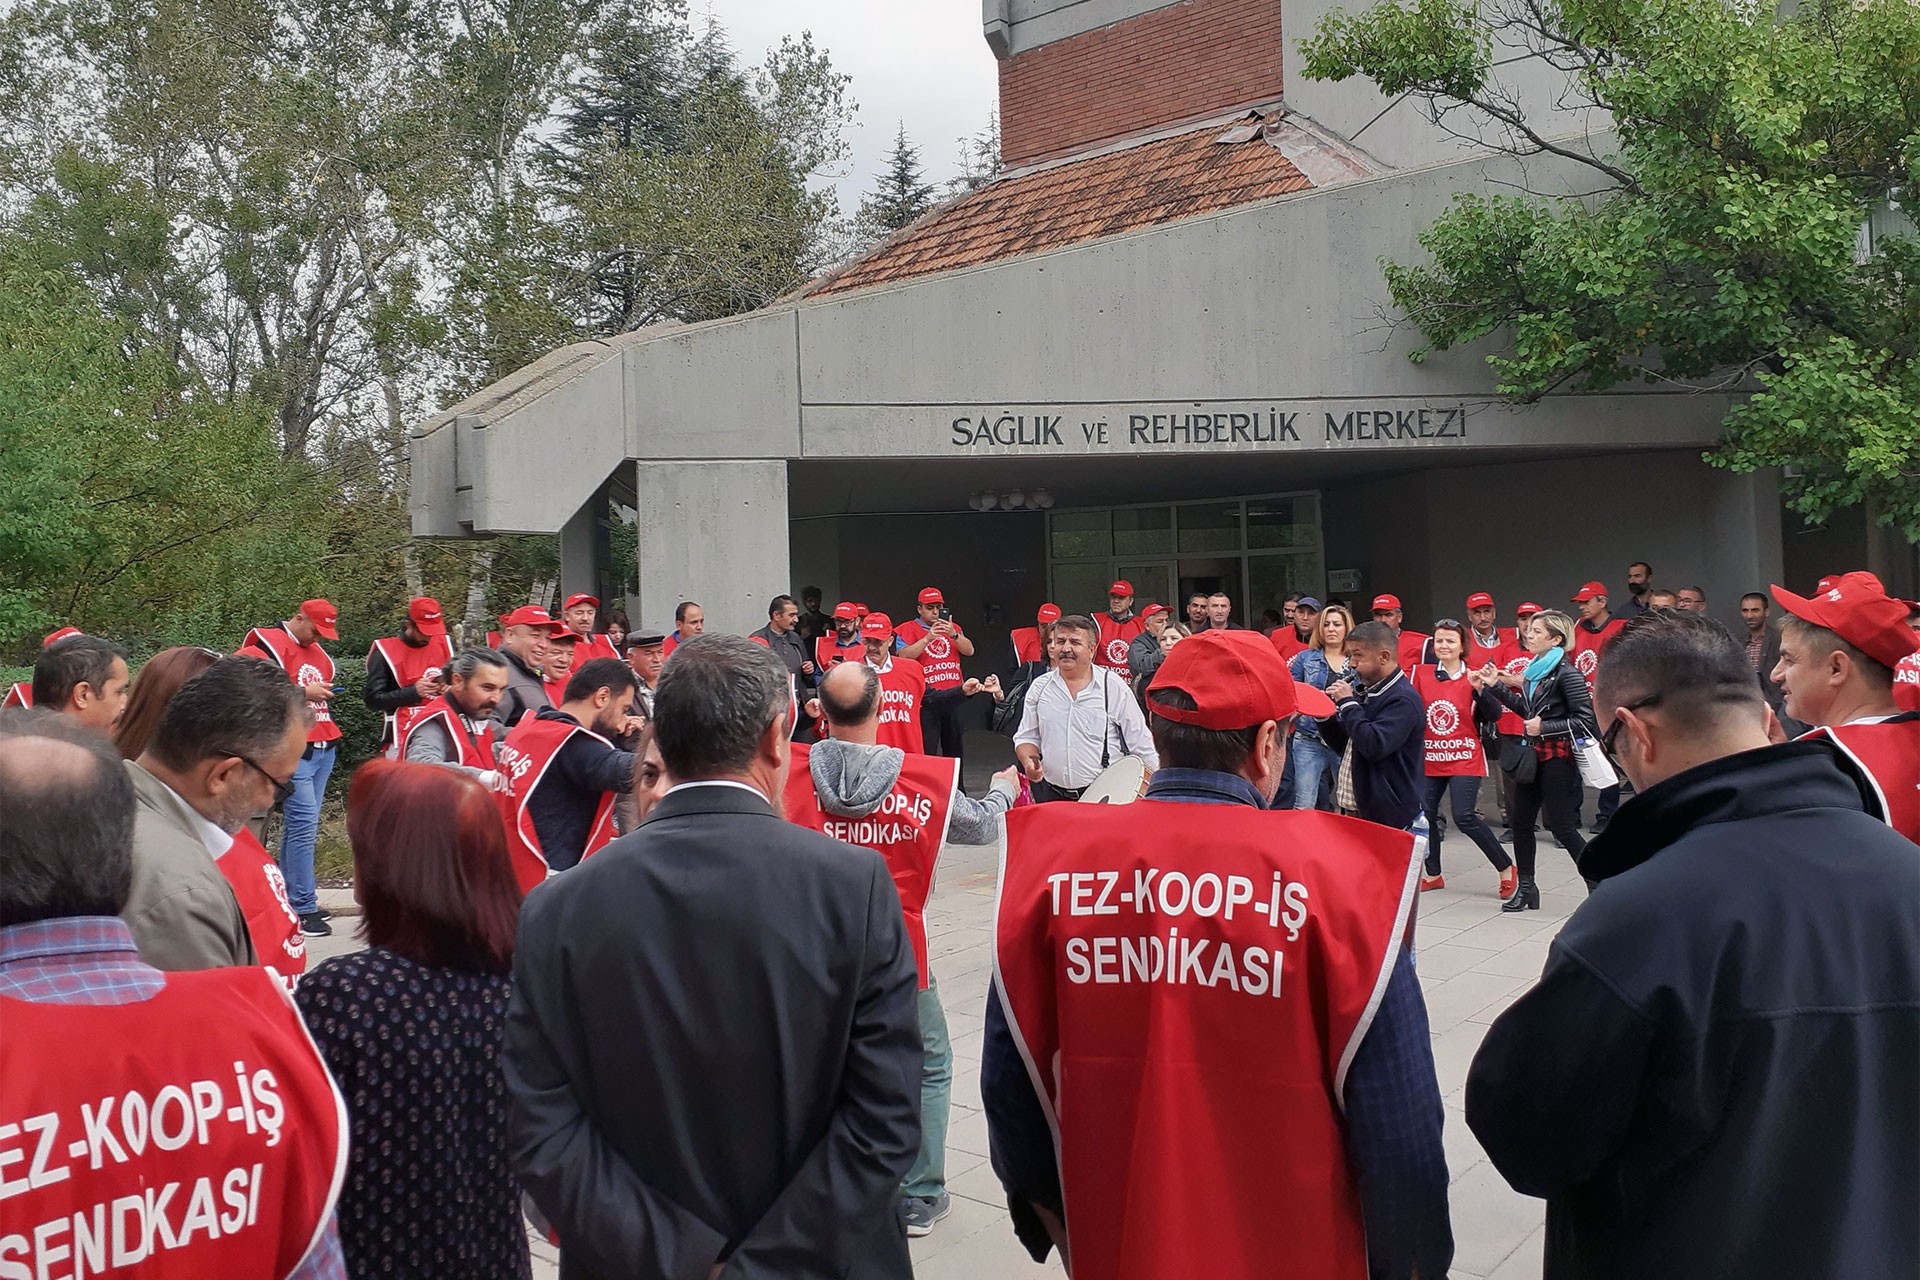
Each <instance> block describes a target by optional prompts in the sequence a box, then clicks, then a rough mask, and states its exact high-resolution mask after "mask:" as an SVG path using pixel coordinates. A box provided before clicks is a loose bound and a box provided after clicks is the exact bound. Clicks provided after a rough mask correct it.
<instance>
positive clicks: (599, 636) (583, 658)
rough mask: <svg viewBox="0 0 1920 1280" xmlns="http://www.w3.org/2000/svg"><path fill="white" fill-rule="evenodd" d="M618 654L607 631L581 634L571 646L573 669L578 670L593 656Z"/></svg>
mask: <svg viewBox="0 0 1920 1280" xmlns="http://www.w3.org/2000/svg"><path fill="white" fill-rule="evenodd" d="M619 656H620V651H619V650H618V649H616V648H614V647H613V641H611V640H609V639H607V633H606V632H604V631H595V632H593V633H592V634H590V635H583V636H581V637H580V639H579V641H578V642H577V643H575V645H574V646H573V669H574V670H575V671H578V670H579V669H580V668H581V667H583V666H585V665H586V664H587V663H589V662H592V661H593V660H594V659H595V658H618V657H619ZM553 705H554V706H556V707H557V706H559V705H560V704H559V703H557V702H556V703H554V704H553Z"/></svg>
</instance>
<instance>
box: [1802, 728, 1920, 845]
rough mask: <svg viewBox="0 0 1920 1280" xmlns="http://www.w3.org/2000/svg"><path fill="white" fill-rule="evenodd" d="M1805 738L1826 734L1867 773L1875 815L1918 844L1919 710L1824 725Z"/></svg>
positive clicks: (1807, 734) (1919, 795)
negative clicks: (1868, 720)
mask: <svg viewBox="0 0 1920 1280" xmlns="http://www.w3.org/2000/svg"><path fill="white" fill-rule="evenodd" d="M1804 736H1805V737H1808V738H1821V737H1824V738H1828V739H1830V740H1831V741H1832V742H1833V745H1834V746H1836V747H1838V748H1839V749H1840V751H1841V752H1842V753H1844V754H1845V755H1846V756H1847V757H1848V758H1849V759H1851V760H1852V761H1853V763H1854V764H1855V765H1857V766H1859V769H1860V772H1861V773H1863V774H1865V775H1866V776H1867V781H1868V782H1869V783H1871V784H1872V787H1873V793H1874V798H1875V799H1876V800H1877V801H1878V802H1879V805H1880V812H1878V813H1877V814H1875V815H1874V816H1875V817H1877V818H1879V819H1880V820H1881V821H1882V822H1884V823H1886V824H1887V825H1888V826H1890V827H1892V828H1893V829H1894V830H1895V831H1898V832H1899V833H1900V834H1901V835H1903V836H1905V837H1906V838H1907V839H1909V840H1911V841H1913V842H1914V843H1915V844H1920V712H1914V711H1907V712H1903V713H1901V714H1900V715H1897V716H1894V717H1893V718H1892V719H1890V720H1882V721H1880V722H1879V723H1877V724H1841V725H1826V726H1822V727H1821V728H1818V729H1811V730H1809V731H1808V732H1807V733H1806V734H1805V735H1804Z"/></svg>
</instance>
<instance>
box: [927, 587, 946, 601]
mask: <svg viewBox="0 0 1920 1280" xmlns="http://www.w3.org/2000/svg"><path fill="white" fill-rule="evenodd" d="M946 602H947V598H946V597H945V596H943V595H941V594H940V588H938V587H922V588H920V603H921V604H945V603H946Z"/></svg>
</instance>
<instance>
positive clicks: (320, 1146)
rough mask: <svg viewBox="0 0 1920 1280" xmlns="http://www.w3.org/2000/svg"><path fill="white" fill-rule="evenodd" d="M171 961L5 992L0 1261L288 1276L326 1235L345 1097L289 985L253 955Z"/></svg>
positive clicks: (342, 1166) (154, 1279) (46, 1269)
mask: <svg viewBox="0 0 1920 1280" xmlns="http://www.w3.org/2000/svg"><path fill="white" fill-rule="evenodd" d="M165 976H166V985H165V986H164V987H162V988H161V989H160V991H159V992H158V993H157V994H156V995H154V996H153V997H152V998H150V999H147V1000H142V1001H137V1002H134V1003H131V1004H117V1005H78V1004H38V1003H32V1002H29V1001H24V1000H14V999H11V998H7V997H0V1026H3V1027H5V1028H6V1034H5V1035H4V1036H0V1079H4V1080H5V1081H6V1082H7V1088H6V1094H5V1097H4V1099H3V1100H0V1134H6V1135H8V1136H7V1137H5V1138H0V1169H4V1170H6V1173H5V1175H3V1176H0V1275H6V1276H10V1277H11V1276H54V1275H58V1276H71V1275H75V1274H85V1275H89V1276H92V1275H98V1274H102V1273H106V1274H112V1275H118V1276H134V1275H138V1276H139V1277H141V1280H208V1277H213V1276H233V1277H241V1276H247V1277H259V1278H260V1280H267V1278H269V1277H271V1278H272V1280H283V1278H284V1277H286V1276H288V1275H290V1274H292V1272H293V1271H294V1270H295V1268H297V1267H298V1266H299V1265H300V1264H301V1262H302V1261H303V1260H304V1259H305V1258H306V1257H307V1255H308V1254H310V1253H311V1252H312V1251H313V1248H314V1246H315V1244H316V1243H318V1241H319V1239H320V1235H321V1232H322V1229H323V1228H324V1227H325V1226H326V1224H327V1221H328V1220H329V1219H330V1218H331V1216H332V1214H333V1206H334V1201H335V1200H336V1199H337V1198H338V1197H339V1194H340V1184H341V1182H342V1180H343V1179H344V1177H345V1175H346V1168H347V1109H346V1104H345V1103H344V1102H342V1101H341V1099H340V1094H339V1092H338V1091H337V1090H336V1089H335V1088H334V1085H333V1080H332V1078H331V1077H330V1076H329V1075H328V1074H327V1068H326V1065H325V1064H324V1063H323V1062H322V1061H321V1060H320V1054H319V1052H318V1051H317V1050H316V1049H315V1048H314V1045H313V1041H312V1040H311V1039H309V1038H308V1036H307V1032H306V1028H305V1027H304V1026H302V1025H301V1022H300V1015H299V1014H297V1013H295V1012H294V1009H293V1003H292V1000H291V999H290V998H289V996H288V994H287V992H286V990H285V988H284V987H281V986H280V985H279V984H278V983H277V982H276V981H274V979H273V978H272V977H271V976H270V975H268V974H267V973H266V972H265V971H263V970H261V969H257V968H244V969H207V970H201V971H198V972H193V973H169V974H167V975H165ZM103 1050H104V1051H103Z"/></svg>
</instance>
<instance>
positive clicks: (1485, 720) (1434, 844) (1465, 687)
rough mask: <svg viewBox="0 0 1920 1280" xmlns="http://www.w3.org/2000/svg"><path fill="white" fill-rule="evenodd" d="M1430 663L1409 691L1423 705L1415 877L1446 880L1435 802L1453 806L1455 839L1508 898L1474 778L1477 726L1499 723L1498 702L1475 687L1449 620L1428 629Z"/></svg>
mask: <svg viewBox="0 0 1920 1280" xmlns="http://www.w3.org/2000/svg"><path fill="white" fill-rule="evenodd" d="M1431 643H1432V645H1433V656H1434V659H1435V661H1434V664H1433V665H1432V666H1430V667H1415V668H1414V669H1413V687H1414V689H1415V691H1416V692H1418V693H1419V695H1420V697H1421V699H1422V700H1423V701H1424V702H1425V703H1426V704H1427V733H1426V761H1427V791H1426V799H1425V802H1424V804H1423V805H1422V807H1423V808H1424V809H1425V810H1426V811H1427V865H1426V874H1425V875H1422V876H1421V877H1420V889H1421V891H1422V892H1425V891H1426V890H1428V889H1440V888H1444V887H1445V886H1446V883H1447V881H1446V878H1445V877H1444V876H1442V875H1441V874H1440V839H1441V836H1442V835H1443V834H1445V831H1446V827H1445V824H1444V823H1443V822H1442V821H1441V818H1440V801H1441V798H1442V797H1450V798H1451V799H1452V802H1453V824H1454V825H1455V826H1456V827H1458V828H1460V834H1462V835H1464V836H1466V837H1467V838H1468V839H1469V840H1471V841H1473V842H1474V843H1475V844H1476V845H1479V846H1480V852H1482V853H1484V854H1486V855H1487V861H1488V862H1491V863H1492V864H1493V869H1494V870H1495V871H1498V872H1499V873H1500V896H1501V897H1502V898H1511V897H1512V896H1513V892H1514V888H1515V881H1514V869H1513V859H1512V858H1509V857H1508V856H1507V851H1506V850H1505V849H1502V848H1501V847H1500V842H1499V841H1498V840H1496V839H1495V838H1494V835H1493V828H1491V827H1489V826H1488V825H1487V824H1486V820H1485V819H1483V818H1482V817H1481V816H1480V813H1479V809H1478V805H1479V803H1480V779H1482V778H1484V777H1486V776H1487V753H1486V749H1485V748H1484V747H1482V746H1481V745H1480V726H1481V725H1482V724H1492V723H1494V722H1495V721H1496V720H1498V719H1499V718H1500V712H1501V706H1500V700H1499V699H1498V698H1496V697H1494V696H1493V694H1492V693H1491V692H1489V691H1488V690H1487V689H1486V687H1485V685H1484V682H1482V683H1476V682H1475V681H1474V680H1473V673H1472V672H1471V671H1469V670H1468V668H1467V663H1466V658H1465V657H1464V654H1465V652H1466V647H1467V644H1468V636H1467V627H1466V625H1465V624H1464V623H1461V622H1459V621H1458V620H1456V619H1454V618H1442V619H1440V621H1438V622H1436V623H1434V624H1433V639H1432V642H1431Z"/></svg>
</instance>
